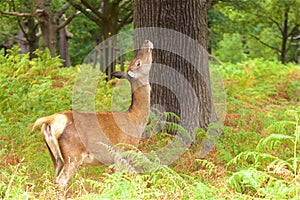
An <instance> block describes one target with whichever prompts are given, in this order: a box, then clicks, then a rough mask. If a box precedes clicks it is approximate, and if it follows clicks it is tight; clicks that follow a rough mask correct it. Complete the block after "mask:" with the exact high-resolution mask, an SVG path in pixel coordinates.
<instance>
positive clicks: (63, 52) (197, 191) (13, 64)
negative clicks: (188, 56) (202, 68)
mask: <svg viewBox="0 0 300 200" xmlns="http://www.w3.org/2000/svg"><path fill="white" fill-rule="evenodd" d="M39 2H48V4H43V5H45V7H37V6H36V5H38V3H39ZM81 2H86V3H87V4H86V5H91V7H90V8H89V7H87V6H85V7H80V6H82V4H79V3H78V1H72V0H68V1H63V0H61V1H59V0H51V1H42V0H36V1H28V0H12V1H1V4H0V20H1V24H2V26H1V27H0V33H1V34H0V44H1V48H2V50H1V55H0V77H1V79H0V81H1V84H0V94H1V96H0V109H1V114H0V116H1V118H0V139H1V140H0V147H1V149H0V155H1V161H0V169H1V174H0V176H1V182H0V196H1V198H4V199H28V198H37V199H44V198H50V199H55V198H57V197H58V196H60V195H61V194H60V193H58V192H57V189H56V186H55V185H54V184H53V182H52V177H53V172H52V171H51V168H52V166H51V162H50V157H49V154H48V152H47V149H46V146H45V145H44V143H43V140H42V136H41V135H40V134H37V132H31V130H30V129H31V126H32V124H33V122H34V120H35V119H36V118H37V117H39V116H44V115H48V114H52V113H55V112H58V111H61V110H66V109H70V105H71V96H72V95H71V92H72V87H73V85H74V79H75V77H76V75H77V73H78V71H79V69H80V64H81V63H82V59H83V58H85V56H86V55H87V54H88V53H89V52H90V51H91V50H92V48H93V47H94V46H96V45H97V44H99V43H101V41H104V40H105V39H107V38H108V37H109V36H110V35H114V34H117V33H119V32H122V31H127V30H132V29H133V26H134V25H133V3H132V1H126V0H124V1H96V2H93V1H87V0H82V1H81ZM103 2H106V3H105V4H104V3H103ZM101 3H102V4H101ZM94 4H95V5H94ZM207 4H208V5H209V6H208V8H209V9H208V10H207V13H208V29H209V53H210V55H211V58H212V59H211V63H210V64H211V66H214V68H216V69H217V70H218V72H219V73H220V75H221V77H222V79H223V83H224V86H225V88H226V96H227V97H226V100H227V110H226V113H227V114H226V117H225V121H224V128H223V132H224V135H223V136H222V137H220V139H219V142H218V143H217V144H216V147H215V148H214V149H213V150H212V151H211V152H210V154H209V155H208V156H207V157H206V158H205V159H199V158H198V157H197V155H196V154H195V152H197V148H190V149H189V150H188V151H187V152H186V153H185V154H184V155H182V157H181V158H180V159H179V160H177V161H176V162H174V163H172V165H170V166H158V167H157V168H156V169H155V171H153V172H149V173H145V174H139V175H134V176H133V175H130V174H128V173H119V172H117V173H111V171H110V168H105V167H99V168H92V169H91V168H84V169H82V170H81V171H80V173H78V174H77V175H76V178H74V179H73V181H72V183H71V184H70V186H69V188H68V189H67V191H64V192H65V194H63V195H65V196H68V197H70V198H74V199H87V198H90V199H94V198H116V199H123V198H131V199H166V198H174V197H178V198H180V199H185V198H194V199H199V198H207V199H209V198H211V199H216V198H221V199H222V198H223V199H226V198H238V199H245V198H246V199H252V198H277V199H282V198H283V199H284V198H289V199H292V198H294V199H297V198H298V196H299V192H300V184H299V182H300V180H299V179H300V177H299V173H300V170H299V169H300V163H299V159H300V156H299V153H300V149H299V146H300V145H299V136H300V128H299V127H300V125H299V119H300V107H299V101H300V73H299V72H300V67H299V64H298V63H299V58H300V55H299V54H300V51H299V48H300V30H299V26H300V20H299V19H300V9H299V7H300V1H299V0H265V1H252V0H248V1H246V0H224V1H221V0H220V1H213V0H212V1H207ZM39 5H40V4H39ZM101 5H106V6H107V7H103V11H106V12H108V13H111V15H110V17H111V18H109V19H107V18H106V17H107V16H108V14H103V15H101V13H100V14H99V12H97V10H94V9H93V7H101ZM41 10H46V11H48V13H50V14H51V20H52V21H49V22H47V21H46V22H45V21H44V24H41V21H43V19H44V17H45V16H44V13H43V12H41ZM98 11H99V10H98ZM117 11H118V12H117ZM97 13H98V14H97ZM47 23H48V24H47ZM107 23H109V24H110V25H108V24H107ZM43 25H44V28H43ZM104 27H106V28H104ZM53 40H55V42H54V43H53ZM51 41H52V42H51ZM45 48H47V50H44V49H45ZM20 52H21V54H20ZM132 56H133V53H132V54H128V55H126V56H125V58H124V59H125V60H126V61H130V59H132ZM61 58H62V59H63V60H61ZM114 81H115V80H111V81H109V82H108V83H107V82H106V80H105V76H103V77H101V81H100V82H99V86H98V91H97V94H100V95H98V97H97V98H96V103H97V105H99V107H100V108H101V109H110V102H111V96H112V91H113V87H114V85H115V82H114ZM124 95H125V96H126V95H128V94H126V92H125V94H124ZM125 99H126V98H125ZM127 100H128V98H127ZM128 103H129V102H127V104H126V103H125V106H124V107H125V108H126V106H127V105H128ZM204 135H205V133H204V132H201V131H199V133H198V139H199V141H201V138H203V137H204ZM172 137H173V136H172V135H169V134H167V133H165V132H164V131H161V132H159V133H157V134H155V136H154V137H152V138H151V139H150V140H147V141H144V142H142V143H141V145H140V147H139V149H140V150H143V151H151V150H154V149H157V148H159V147H161V146H164V145H165V144H166V143H168V141H170V140H171V139H172ZM137 152H139V151H137ZM140 159H141V160H143V157H142V158H140ZM144 161H145V162H146V159H144ZM114 167H118V166H112V168H114Z"/></svg>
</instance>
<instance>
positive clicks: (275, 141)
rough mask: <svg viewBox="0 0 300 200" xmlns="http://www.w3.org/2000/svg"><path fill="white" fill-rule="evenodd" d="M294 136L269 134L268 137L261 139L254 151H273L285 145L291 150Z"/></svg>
mask: <svg viewBox="0 0 300 200" xmlns="http://www.w3.org/2000/svg"><path fill="white" fill-rule="evenodd" d="M294 140H295V137H294V136H289V135H283V134H271V135H270V136H268V137H266V138H263V139H261V140H260V141H259V143H258V145H257V147H256V150H257V151H273V150H275V149H278V148H280V147H281V145H287V146H288V147H290V148H291V149H292V148H293V145H294Z"/></svg>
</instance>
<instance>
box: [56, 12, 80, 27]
mask: <svg viewBox="0 0 300 200" xmlns="http://www.w3.org/2000/svg"><path fill="white" fill-rule="evenodd" d="M76 15H77V11H76V9H75V8H74V11H73V13H72V14H71V15H70V16H69V17H68V18H67V20H66V21H64V22H63V23H61V24H59V25H58V27H57V30H60V29H62V28H64V27H65V26H67V25H68V24H69V23H70V22H71V21H72V20H73V19H74V17H76Z"/></svg>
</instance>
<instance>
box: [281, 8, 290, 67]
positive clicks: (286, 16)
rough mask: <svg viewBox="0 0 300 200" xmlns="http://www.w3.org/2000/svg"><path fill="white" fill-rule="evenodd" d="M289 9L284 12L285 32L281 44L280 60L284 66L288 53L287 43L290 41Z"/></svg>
mask: <svg viewBox="0 0 300 200" xmlns="http://www.w3.org/2000/svg"><path fill="white" fill-rule="evenodd" d="M288 23H289V9H288V8H287V9H285V12H284V22H283V30H282V42H281V55H280V60H281V63H282V64H285V62H286V60H285V59H286V52H287V41H288V39H289V33H288V29H289V24H288Z"/></svg>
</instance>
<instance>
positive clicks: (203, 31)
mask: <svg viewBox="0 0 300 200" xmlns="http://www.w3.org/2000/svg"><path fill="white" fill-rule="evenodd" d="M134 26H135V28H141V27H159V28H167V29H171V30H175V31H178V32H180V33H182V34H184V35H185V36H189V37H190V38H192V39H193V41H194V43H198V44H200V45H201V46H202V47H203V49H205V50H207V49H208V27H207V7H206V1H205V0H185V1H180V0H172V1H170V0H156V1H143V0H135V1H134ZM151 30H153V31H151ZM151 30H148V29H146V30H145V31H144V30H140V31H137V33H136V35H135V36H136V38H137V39H135V40H136V41H135V42H136V43H137V44H136V45H138V44H140V43H141V41H142V40H144V39H149V40H152V42H153V43H154V48H157V46H160V47H161V46H162V44H165V46H164V47H163V48H164V49H155V51H154V53H153V63H154V64H153V67H152V69H151V76H150V77H151V83H152V84H151V88H152V89H151V104H152V106H154V105H159V107H160V108H161V110H165V111H168V112H174V113H176V114H177V115H178V116H179V117H180V118H181V120H180V123H181V125H183V126H184V127H185V128H186V129H189V128H190V129H191V128H195V125H196V126H198V127H199V126H200V127H201V128H202V129H204V130H208V127H209V125H210V124H211V123H212V122H217V121H218V119H217V116H216V112H215V109H214V106H213V101H212V92H211V88H210V81H209V68H208V54H207V55H203V56H201V58H200V54H201V53H202V54H203V52H201V51H199V49H198V50H197V49H196V48H190V47H194V44H188V43H185V42H184V39H185V38H184V37H182V40H181V39H180V38H179V39H178V38H172V37H173V36H172V34H164V33H162V32H161V31H160V30H159V31H157V30H156V29H155V28H154V29H151ZM167 32H168V31H167ZM170 33H171V32H170ZM176 40H177V41H176ZM178 40H179V41H178ZM186 40H188V39H186ZM160 47H159V48H160ZM165 47H167V49H171V50H172V51H173V50H174V51H173V53H172V52H170V51H166V50H165V49H166V48H165ZM174 52H183V53H182V54H183V55H185V57H182V56H179V55H176V53H174ZM193 57H195V60H196V61H195V62H194V64H192V63H191V62H190V61H191V60H193ZM198 57H199V59H198ZM189 59H191V60H189ZM157 63H159V64H161V65H166V66H168V67H171V68H173V69H174V70H175V71H174V72H175V73H174V77H172V78H171V79H170V78H169V77H168V76H173V75H171V74H170V73H169V72H168V73H164V72H162V71H161V70H164V69H165V68H161V67H157V66H156V64H157ZM195 63H196V64H195ZM195 65H197V66H195ZM197 68H198V69H197ZM169 71H170V70H169ZM171 71H172V70H171ZM176 73H179V74H180V75H182V76H183V77H184V80H183V79H182V78H180V75H176ZM172 80H175V81H174V82H173V83H172ZM184 81H187V82H188V84H189V85H186V84H183V82H184ZM157 83H158V84H157ZM170 84H172V85H170ZM187 87H192V89H193V91H190V92H189V89H188V88H187ZM174 88H175V89H174ZM174 91H177V92H175V93H174ZM176 93H177V94H176ZM178 94H179V96H178ZM194 94H195V97H194V96H193V95H194ZM182 96H183V97H182ZM194 98H196V101H195V100H194ZM182 99H184V101H183V100H182ZM195 102H198V103H196V104H195ZM156 107H157V106H156ZM193 114H194V115H195V116H194V117H191V116H193ZM198 115H199V116H198ZM186 117H188V118H187V119H183V118H186ZM193 131H194V130H189V132H190V133H191V132H193ZM192 139H194V136H193V135H192ZM208 148H210V147H208ZM207 150H208V149H207ZM204 154H205V153H204Z"/></svg>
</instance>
